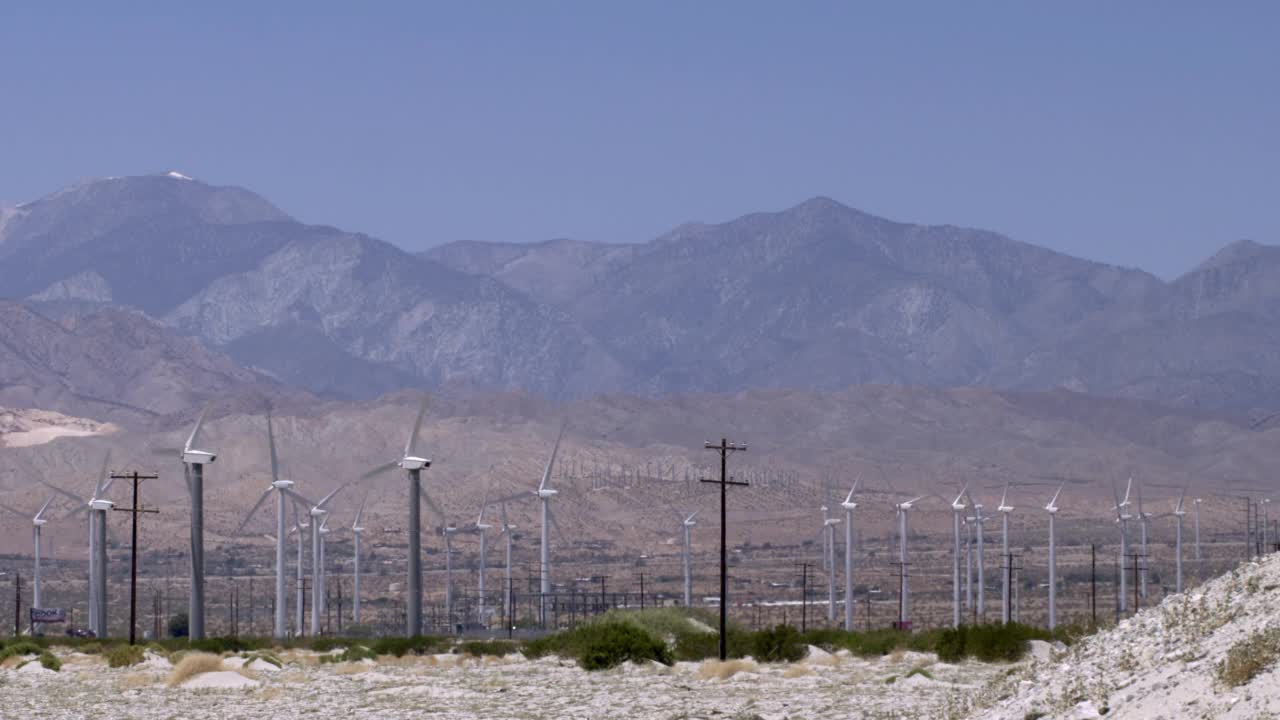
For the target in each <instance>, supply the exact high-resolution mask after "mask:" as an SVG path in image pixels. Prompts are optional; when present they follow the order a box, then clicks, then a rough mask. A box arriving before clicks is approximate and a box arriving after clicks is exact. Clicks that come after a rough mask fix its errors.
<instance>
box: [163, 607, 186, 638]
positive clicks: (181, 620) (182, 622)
mask: <svg viewBox="0 0 1280 720" xmlns="http://www.w3.org/2000/svg"><path fill="white" fill-rule="evenodd" d="M168 629H169V637H171V638H184V637H186V636H187V635H188V634H190V630H191V621H190V619H189V618H188V617H187V614H186V613H178V614H176V615H174V616H172V617H170V618H169V627H168Z"/></svg>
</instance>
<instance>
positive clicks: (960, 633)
mask: <svg viewBox="0 0 1280 720" xmlns="http://www.w3.org/2000/svg"><path fill="white" fill-rule="evenodd" d="M968 630H969V626H968V625H961V626H960V627H958V628H947V629H946V630H943V631H942V634H941V635H940V636H939V637H938V644H937V645H936V646H934V652H936V653H938V659H939V660H941V661H943V662H949V663H953V662H959V661H961V660H963V659H964V647H965V638H966V636H967V635H968Z"/></svg>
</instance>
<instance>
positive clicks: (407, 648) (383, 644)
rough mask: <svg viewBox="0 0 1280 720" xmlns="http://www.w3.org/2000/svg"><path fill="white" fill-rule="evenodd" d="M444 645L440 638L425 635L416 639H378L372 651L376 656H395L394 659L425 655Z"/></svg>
mask: <svg viewBox="0 0 1280 720" xmlns="http://www.w3.org/2000/svg"><path fill="white" fill-rule="evenodd" d="M443 645H444V642H443V641H442V640H440V638H434V637H430V636H427V635H418V636H416V637H410V638H404V637H384V638H378V641H377V642H375V643H374V644H373V648H372V649H373V651H374V652H375V653H377V654H378V655H395V656H396V657H404V656H405V655H409V654H413V655H427V654H430V653H433V652H435V651H436V650H438V649H440V648H441V647H442V646H443Z"/></svg>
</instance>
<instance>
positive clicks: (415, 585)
mask: <svg viewBox="0 0 1280 720" xmlns="http://www.w3.org/2000/svg"><path fill="white" fill-rule="evenodd" d="M426 414H427V398H423V399H422V405H420V406H419V407H418V417H417V418H416V419H415V420H414V421H413V429H412V430H410V431H409V439H408V441H406V442H405V444H404V455H403V456H401V458H400V459H399V460H396V461H393V462H389V463H387V464H386V465H382V466H380V467H376V468H374V469H372V470H370V471H369V472H367V473H365V474H364V475H362V476H361V477H360V479H361V480H364V479H367V478H371V477H373V476H374V475H378V474H380V473H383V472H386V471H388V470H391V469H393V468H396V467H399V468H401V469H402V470H404V471H405V473H406V474H407V475H408V477H409V529H408V535H409V538H408V539H409V542H408V545H409V548H408V552H409V569H408V581H407V582H406V583H405V584H406V586H407V588H406V590H407V593H408V596H407V598H406V599H405V634H406V635H407V636H409V637H414V636H417V635H421V634H422V497H423V495H422V471H423V470H424V469H426V468H429V467H431V460H430V459H429V458H425V457H419V456H418V455H417V454H415V453H416V447H415V446H416V445H417V442H418V431H419V430H420V429H421V428H422V418H423V416H425V415H426Z"/></svg>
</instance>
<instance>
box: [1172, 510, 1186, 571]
mask: <svg viewBox="0 0 1280 720" xmlns="http://www.w3.org/2000/svg"><path fill="white" fill-rule="evenodd" d="M1186 499H1187V489H1186V488H1183V489H1182V495H1180V496H1179V497H1178V505H1177V507H1175V508H1174V509H1173V519H1174V522H1176V523H1177V535H1176V536H1175V538H1176V539H1175V541H1174V548H1175V552H1176V554H1177V556H1178V557H1177V568H1178V569H1177V575H1176V581H1177V592H1182V518H1183V517H1184V516H1185V515H1186V514H1187V511H1186V510H1184V509H1183V507H1182V503H1183V501H1184V500H1186Z"/></svg>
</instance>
